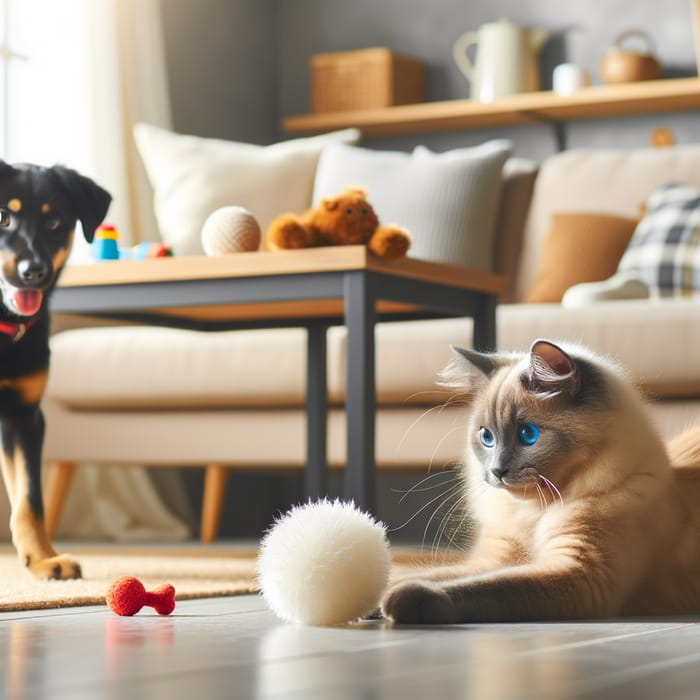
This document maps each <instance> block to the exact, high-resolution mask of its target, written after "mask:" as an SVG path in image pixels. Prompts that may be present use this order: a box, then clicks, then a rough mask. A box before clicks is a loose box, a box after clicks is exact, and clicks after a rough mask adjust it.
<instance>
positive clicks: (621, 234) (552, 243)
mask: <svg viewBox="0 0 700 700" xmlns="http://www.w3.org/2000/svg"><path fill="white" fill-rule="evenodd" d="M636 225H637V219H633V218H628V217H624V216H614V215H612V214H590V213H559V214H552V218H551V222H550V225H549V231H548V232H547V235H546V237H545V240H544V243H543V244H542V250H541V251H540V259H539V263H538V266H537V274H536V275H535V281H534V282H533V283H532V286H531V287H530V289H529V290H528V291H527V293H526V294H525V297H524V299H523V301H524V302H525V303H529V304H536V303H547V302H559V301H561V299H562V297H563V296H564V292H565V291H566V290H567V289H568V288H569V287H572V286H573V285H575V284H580V283H581V282H598V281H601V280H605V279H608V277H611V276H612V275H613V274H615V271H616V270H617V266H618V263H619V262H620V258H622V254H623V253H624V252H625V249H626V248H627V244H628V243H629V241H630V238H632V234H633V233H634V229H635V227H636Z"/></svg>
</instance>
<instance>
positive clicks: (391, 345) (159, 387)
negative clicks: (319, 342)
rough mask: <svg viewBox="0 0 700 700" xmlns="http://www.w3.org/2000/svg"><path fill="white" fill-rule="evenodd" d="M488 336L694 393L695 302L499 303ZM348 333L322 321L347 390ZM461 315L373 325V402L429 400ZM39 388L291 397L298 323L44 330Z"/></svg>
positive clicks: (699, 368)
mask: <svg viewBox="0 0 700 700" xmlns="http://www.w3.org/2000/svg"><path fill="white" fill-rule="evenodd" d="M497 322H498V345H499V347H500V348H501V349H505V350H526V349H527V348H528V347H529V346H530V344H531V343H532V341H533V340H534V339H535V338H538V337H542V338H551V339H552V340H560V341H565V340H568V341H572V342H578V343H582V344H585V345H587V346H589V347H590V348H591V349H593V350H594V351H596V352H599V353H601V354H603V355H606V356H608V357H610V358H612V359H615V360H617V361H619V362H620V363H621V364H622V365H623V366H625V367H627V368H628V369H629V371H630V374H631V376H632V377H633V378H635V379H636V380H638V381H639V382H641V384H642V385H643V386H644V388H645V389H646V390H647V391H648V392H649V393H651V394H653V395H655V396H660V397H682V396H692V395H697V393H698V392H700V363H698V362H697V359H696V357H695V354H694V353H692V352H689V351H688V349H689V348H697V347H700V301H697V300H694V299H689V300H680V299H676V300H659V301H657V302H648V301H625V302H607V303H605V304H598V305H594V306H591V307H584V308H579V309H564V308H562V307H561V306H560V305H559V304H529V305H523V304H517V305H511V304H504V305H502V306H500V307H499V308H498V314H497ZM345 339H346V334H345V329H344V328H342V327H337V328H331V329H330V331H329V338H328V393H329V398H330V400H331V402H333V403H339V402H341V401H342V400H343V398H344V395H345V359H346V347H347V346H346V343H345ZM471 340H472V323H471V320H469V319H459V318H457V319H454V318H451V319H439V320H431V321H412V322H398V323H386V324H380V325H379V326H378V328H377V332H376V343H377V396H378V400H379V402H380V404H382V405H397V406H403V405H409V404H423V405H427V406H435V405H438V404H441V403H443V402H445V401H447V400H448V398H449V396H450V395H449V393H448V392H446V391H444V390H442V389H440V387H437V386H436V379H437V372H438V370H440V369H441V368H442V367H444V366H445V364H446V363H447V361H448V360H449V358H450V356H451V355H450V353H451V351H450V345H451V344H456V345H464V346H466V347H469V346H470V345H471ZM52 356H53V363H52V367H51V373H50V377H49V385H48V387H47V395H48V396H49V397H50V398H51V399H53V400H55V401H57V402H59V403H61V404H64V405H66V406H69V407H71V408H111V407H122V408H126V407H132V408H140V409H145V408H153V407H166V408H189V407H192V406H195V407H197V406H199V407H214V408H221V407H245V406H250V407H253V408H255V407H258V408H260V407H265V406H278V407H283V406H298V405H302V403H303V400H304V379H305V362H306V360H305V333H304V331H302V330H299V329H285V330H263V331H237V332H236V331H234V332H222V333H197V332H189V331H177V330H171V329H160V328H130V327H122V328H98V329H79V330H73V331H66V332H64V333H60V334H58V335H57V336H55V337H54V338H53V339H52Z"/></svg>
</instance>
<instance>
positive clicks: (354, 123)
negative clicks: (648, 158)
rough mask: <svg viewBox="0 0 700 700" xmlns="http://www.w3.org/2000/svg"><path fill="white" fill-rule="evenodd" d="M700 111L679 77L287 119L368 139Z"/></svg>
mask: <svg viewBox="0 0 700 700" xmlns="http://www.w3.org/2000/svg"><path fill="white" fill-rule="evenodd" d="M688 110H700V79H698V78H675V79H669V80H650V81H646V82H640V83H626V84H621V85H598V86H593V87H587V88H582V89H580V90H578V91H577V92H575V93H574V94H573V95H567V96H562V95H557V94H556V93H554V92H531V93H521V94H518V95H511V96H509V97H502V98H499V99H497V100H494V101H493V102H489V103H483V102H477V101H475V100H449V101H445V102H424V103H421V104H415V105H399V106H396V107H386V108H383V109H369V110H356V111H348V112H330V113H327V114H310V115H303V116H294V117H287V118H285V119H284V120H283V121H282V127H283V129H284V130H285V131H288V132H296V133H318V132H324V131H332V130H334V129H344V128H347V127H357V128H359V129H360V130H361V131H362V133H363V135H364V136H365V137H371V136H396V135H400V134H409V133H420V132H428V131H458V130H463V129H479V128H485V127H498V126H511V125H517V124H536V123H542V122H560V121H570V120H575V119H603V118H606V117H623V116H633V115H643V114H655V113H660V112H681V111H688Z"/></svg>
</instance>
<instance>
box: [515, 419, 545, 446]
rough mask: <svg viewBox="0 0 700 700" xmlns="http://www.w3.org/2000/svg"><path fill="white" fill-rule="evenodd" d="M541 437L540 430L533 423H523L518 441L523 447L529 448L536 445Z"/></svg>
mask: <svg viewBox="0 0 700 700" xmlns="http://www.w3.org/2000/svg"><path fill="white" fill-rule="evenodd" d="M539 437H540V429H539V428H538V427H537V426H536V425H533V424H532V423H523V424H522V425H521V426H520V428H518V439H519V440H520V442H522V443H523V445H526V446H527V447H529V446H530V445H534V444H535V443H536V442H537V440H539Z"/></svg>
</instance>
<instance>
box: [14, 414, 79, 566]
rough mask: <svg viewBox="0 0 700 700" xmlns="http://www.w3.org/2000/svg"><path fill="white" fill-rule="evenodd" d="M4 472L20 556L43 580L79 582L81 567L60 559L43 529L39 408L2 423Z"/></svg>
mask: <svg viewBox="0 0 700 700" xmlns="http://www.w3.org/2000/svg"><path fill="white" fill-rule="evenodd" d="M1 425H2V468H3V475H4V477H5V484H6V486H7V492H8V495H9V497H10V503H11V508H12V513H11V516H10V529H11V531H12V541H13V543H14V545H15V548H16V549H17V554H18V555H19V557H20V559H21V560H22V562H23V563H24V565H25V566H26V567H27V568H28V569H29V570H30V571H31V572H32V574H34V576H36V577H37V578H41V579H67V578H80V576H81V570H80V565H79V564H78V563H77V562H75V561H74V560H73V559H71V558H70V557H67V556H59V555H57V554H56V551H55V550H54V548H53V547H52V546H51V542H50V541H49V538H48V535H47V534H46V528H45V527H44V504H43V501H42V495H41V449H42V445H43V442H44V418H43V416H42V414H41V410H40V409H39V407H38V406H33V407H27V409H26V411H23V412H22V413H21V414H20V415H13V416H5V417H3V419H2V423H1Z"/></svg>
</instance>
